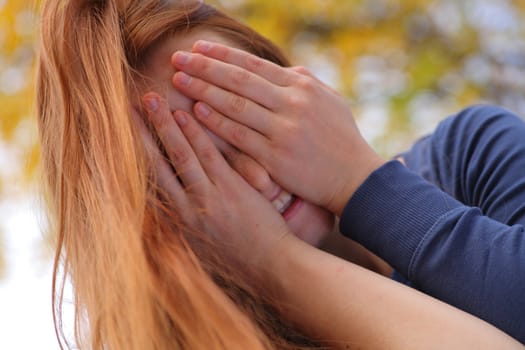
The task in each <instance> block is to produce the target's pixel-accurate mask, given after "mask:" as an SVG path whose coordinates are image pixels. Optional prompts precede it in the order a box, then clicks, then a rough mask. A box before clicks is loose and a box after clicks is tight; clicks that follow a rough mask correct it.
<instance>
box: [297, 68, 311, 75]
mask: <svg viewBox="0 0 525 350" xmlns="http://www.w3.org/2000/svg"><path fill="white" fill-rule="evenodd" d="M293 70H295V71H296V72H297V73H299V74H303V75H309V74H310V71H309V70H308V69H307V68H306V67H305V66H297V67H294V68H293Z"/></svg>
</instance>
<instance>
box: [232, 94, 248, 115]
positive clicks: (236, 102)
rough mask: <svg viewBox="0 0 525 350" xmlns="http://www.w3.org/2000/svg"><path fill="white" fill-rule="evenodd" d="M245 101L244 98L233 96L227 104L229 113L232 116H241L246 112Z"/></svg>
mask: <svg viewBox="0 0 525 350" xmlns="http://www.w3.org/2000/svg"><path fill="white" fill-rule="evenodd" d="M246 104H247V101H246V99H245V98H243V97H240V96H237V95H233V96H232V97H231V99H230V103H229V111H230V112H231V113H233V114H241V113H243V112H244V111H245V110H246Z"/></svg>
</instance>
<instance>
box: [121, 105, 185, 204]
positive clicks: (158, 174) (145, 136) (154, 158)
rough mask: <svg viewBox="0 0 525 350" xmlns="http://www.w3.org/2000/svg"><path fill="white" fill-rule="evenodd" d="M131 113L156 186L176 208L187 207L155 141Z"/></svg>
mask: <svg viewBox="0 0 525 350" xmlns="http://www.w3.org/2000/svg"><path fill="white" fill-rule="evenodd" d="M131 113H132V117H133V120H134V122H135V125H136V126H137V129H138V131H139V134H140V137H141V138H142V141H143V142H144V147H145V150H146V155H147V156H148V158H149V161H150V162H151V164H152V166H153V170H154V171H155V173H154V174H155V178H156V179H157V183H158V185H159V186H160V187H161V189H162V190H163V191H165V192H166V194H167V195H168V196H169V197H170V199H171V200H173V201H174V203H175V205H176V206H177V207H178V208H185V207H187V206H186V199H185V198H186V195H185V193H184V189H183V188H182V186H181V184H180V182H179V180H178V179H177V177H176V176H175V174H174V173H173V171H172V169H171V167H170V165H169V164H168V162H167V161H166V159H165V158H164V156H163V155H162V154H161V153H160V150H159V148H158V146H157V145H156V143H155V140H153V137H152V135H151V133H150V131H149V130H148V128H147V127H146V125H144V122H143V121H142V118H141V117H140V115H139V114H138V112H137V111H136V110H134V109H133V110H132V112H131Z"/></svg>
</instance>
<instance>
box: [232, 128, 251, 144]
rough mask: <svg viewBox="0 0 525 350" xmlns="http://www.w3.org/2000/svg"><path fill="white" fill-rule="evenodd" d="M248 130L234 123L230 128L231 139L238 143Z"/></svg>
mask: <svg viewBox="0 0 525 350" xmlns="http://www.w3.org/2000/svg"><path fill="white" fill-rule="evenodd" d="M247 132H248V130H247V129H246V127H244V126H243V125H235V126H234V127H233V129H232V140H233V141H234V142H238V143H239V144H240V143H242V142H244V140H245V139H246V134H247Z"/></svg>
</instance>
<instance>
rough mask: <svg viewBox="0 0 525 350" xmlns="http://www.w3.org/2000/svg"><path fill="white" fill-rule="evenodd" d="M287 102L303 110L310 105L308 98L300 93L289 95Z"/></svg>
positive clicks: (293, 107) (292, 106)
mask: <svg viewBox="0 0 525 350" xmlns="http://www.w3.org/2000/svg"><path fill="white" fill-rule="evenodd" d="M286 102H287V104H288V105H289V106H290V107H291V108H292V109H294V110H303V109H304V108H307V107H308V100H307V99H306V98H304V97H303V96H302V95H299V94H290V95H288V97H287V101H286Z"/></svg>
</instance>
